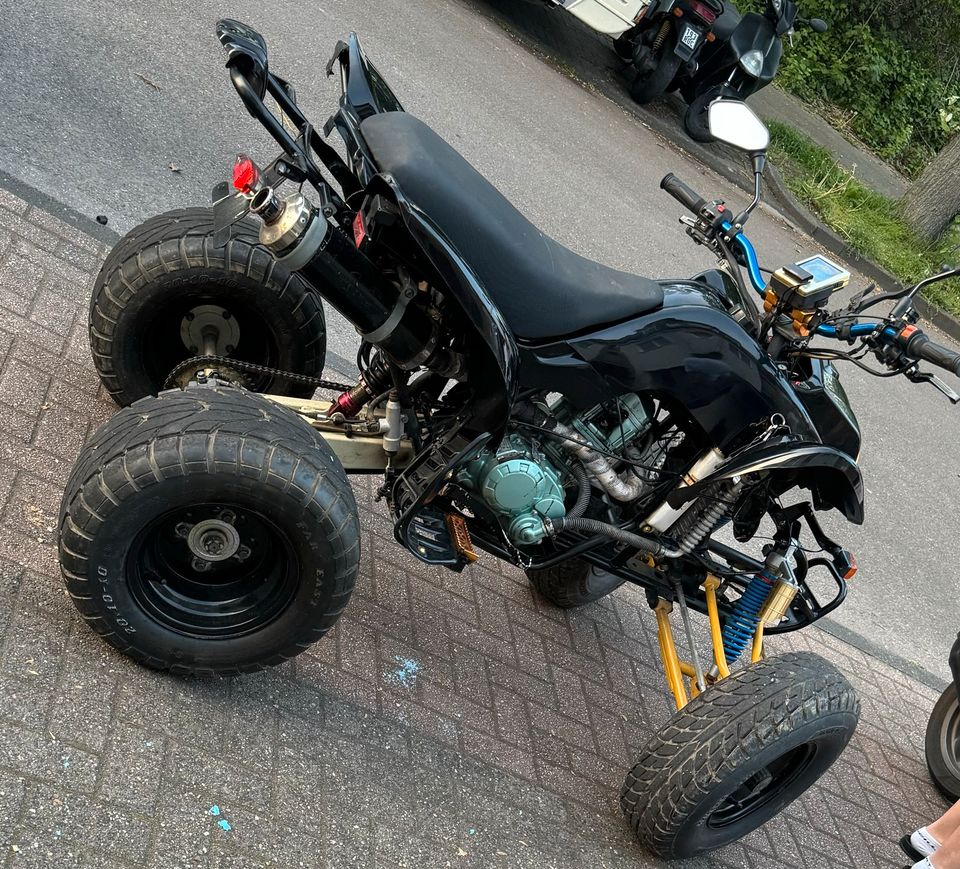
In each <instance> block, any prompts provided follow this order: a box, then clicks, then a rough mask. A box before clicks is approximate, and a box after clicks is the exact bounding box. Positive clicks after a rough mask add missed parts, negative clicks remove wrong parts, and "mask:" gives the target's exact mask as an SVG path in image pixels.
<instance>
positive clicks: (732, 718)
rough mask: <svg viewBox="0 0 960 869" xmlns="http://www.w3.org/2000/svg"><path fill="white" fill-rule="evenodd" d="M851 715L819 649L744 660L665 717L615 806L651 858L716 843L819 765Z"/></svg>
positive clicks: (851, 722)
mask: <svg viewBox="0 0 960 869" xmlns="http://www.w3.org/2000/svg"><path fill="white" fill-rule="evenodd" d="M859 717H860V703H859V701H858V700H857V696H856V693H855V692H854V690H853V688H852V687H851V685H850V683H849V682H848V681H847V680H846V678H845V677H844V676H843V674H841V673H840V672H839V671H838V670H837V669H836V668H835V667H834V666H833V665H832V664H830V663H829V662H827V661H825V660H824V659H823V658H821V657H819V656H818V655H814V654H811V653H809V652H794V653H791V654H787V655H782V656H780V657H777V658H769V659H767V660H763V661H760V662H758V663H756V664H752V665H750V666H749V667H746V668H744V669H743V670H740V671H738V672H736V673H734V674H733V675H731V676H730V677H729V678H727V679H724V680H723V681H721V682H718V683H717V684H716V685H714V686H713V687H711V688H709V689H708V690H707V691H705V692H704V693H703V694H701V695H700V696H698V697H695V698H694V699H693V700H691V701H690V703H689V704H688V705H687V706H686V707H685V708H684V709H682V710H680V711H679V712H677V713H676V714H675V715H674V716H673V718H671V719H670V721H669V722H668V723H667V724H666V726H665V727H663V728H662V729H661V731H660V732H659V733H658V735H657V736H656V737H655V738H654V739H653V741H652V742H651V743H650V745H649V746H648V747H647V749H646V752H645V753H644V755H643V756H642V757H641V758H640V759H639V760H638V761H637V763H636V765H635V766H634V767H633V769H632V770H630V772H629V774H628V775H627V778H626V781H625V782H624V785H623V790H622V791H621V794H620V805H621V808H622V809H623V812H624V814H625V815H626V816H627V820H628V821H629V822H630V825H631V826H632V827H633V829H634V831H635V832H636V834H637V837H638V838H639V839H640V841H641V842H642V843H643V844H644V845H645V846H646V847H647V848H649V849H650V851H651V852H652V853H654V854H655V855H657V856H658V857H662V858H665V859H674V858H681V857H693V856H695V855H697V854H703V853H704V852H706V851H712V850H714V849H715V848H720V847H722V846H723V845H727V844H729V843H730V842H733V841H736V840H737V839H739V838H741V837H742V836H745V835H746V834H747V833H749V832H751V831H752V830H755V829H756V828H757V827H759V826H760V825H761V824H763V823H765V822H766V821H768V820H770V818H772V817H773V816H774V815H776V814H777V813H778V812H780V811H781V810H782V809H783V808H784V807H785V806H787V805H788V804H789V803H791V802H792V801H793V800H795V799H796V798H797V797H798V796H800V794H802V793H803V792H804V791H805V790H806V789H807V788H808V787H810V785H812V784H813V783H814V782H815V781H816V780H817V779H818V778H819V777H820V776H821V775H822V774H823V773H824V772H826V770H827V769H828V768H829V767H830V765H831V764H832V763H833V762H834V761H835V760H836V759H837V758H838V757H839V756H840V753H841V752H842V751H843V749H844V748H845V747H846V745H847V743H848V742H849V741H850V737H851V736H853V732H854V730H855V729H856V726H857V721H858V719H859Z"/></svg>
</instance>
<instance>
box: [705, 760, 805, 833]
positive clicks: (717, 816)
mask: <svg viewBox="0 0 960 869" xmlns="http://www.w3.org/2000/svg"><path fill="white" fill-rule="evenodd" d="M817 750H818V746H817V743H815V742H806V743H804V744H803V745H799V746H797V747H796V748H794V749H791V750H790V751H788V752H786V753H785V754H782V755H780V757H778V758H776V760H773V761H771V762H770V763H769V764H768V765H767V766H765V767H764V768H763V769H761V770H759V771H758V772H756V773H754V774H753V775H752V776H750V778H748V779H747V780H746V781H745V782H743V783H742V784H741V785H740V786H739V787H738V788H737V789H736V790H735V791H733V792H732V793H731V794H729V795H728V796H726V797H725V798H724V800H723V801H722V802H721V803H720V805H718V806H717V807H716V808H715V809H714V810H713V811H712V812H711V813H710V815H709V816H708V817H707V826H708V827H710V828H712V829H714V830H722V829H724V828H725V827H730V826H732V825H734V824H740V823H742V822H743V821H744V820H745V819H746V818H748V817H749V816H750V815H753V814H755V813H757V812H759V811H761V810H762V809H764V808H765V807H766V806H768V805H770V803H773V802H777V801H778V800H780V799H781V797H782V796H783V795H784V794H786V793H787V792H789V791H790V790H791V788H792V787H793V785H794V784H795V782H796V781H797V780H798V779H799V778H800V777H801V776H802V775H803V774H804V773H805V772H806V771H807V770H808V769H809V768H810V764H812V763H813V760H814V758H815V757H816V756H817Z"/></svg>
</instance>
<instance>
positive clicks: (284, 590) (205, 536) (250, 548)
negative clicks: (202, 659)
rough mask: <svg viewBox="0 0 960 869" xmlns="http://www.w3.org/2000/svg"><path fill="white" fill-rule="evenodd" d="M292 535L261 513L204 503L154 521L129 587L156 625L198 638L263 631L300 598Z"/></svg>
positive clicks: (130, 563)
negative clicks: (292, 602) (289, 535)
mask: <svg viewBox="0 0 960 869" xmlns="http://www.w3.org/2000/svg"><path fill="white" fill-rule="evenodd" d="M297 565H298V561H297V558H296V557H295V553H294V550H293V546H292V544H291V543H290V540H289V538H288V537H287V535H286V534H284V533H283V532H282V531H281V530H280V528H279V527H278V526H277V525H276V524H274V523H273V522H272V521H271V520H270V519H269V518H267V517H266V516H265V515H264V514H262V513H260V512H259V511H257V510H251V509H249V508H247V507H241V506H238V505H233V504H199V505H191V506H189V507H183V508H179V509H177V510H172V511H170V512H168V513H166V514H165V515H163V516H161V517H159V518H158V519H156V520H154V521H153V522H152V523H150V524H149V525H148V526H147V527H146V528H144V530H143V531H141V533H140V534H139V535H138V536H137V538H136V539H135V540H134V543H133V545H132V546H131V547H130V552H129V554H128V556H127V577H128V583H129V588H130V591H131V594H132V595H133V597H134V599H135V600H136V601H137V603H138V604H139V605H140V607H141V609H142V610H143V611H144V612H145V613H146V614H147V615H148V616H149V617H150V618H151V619H152V620H153V621H154V622H156V623H157V624H159V625H161V626H163V627H165V628H167V629H168V630H172V631H175V632H176V633H178V634H182V635H184V636H188V637H193V638H196V639H230V638H236V637H240V636H244V635H246V634H251V633H254V632H255V631H258V630H262V629H263V628H264V627H266V626H267V625H268V624H270V623H271V622H272V621H274V619H276V618H277V617H278V616H279V615H280V614H281V613H282V612H284V610H286V608H287V607H288V606H289V605H290V603H291V601H292V600H293V598H294V597H295V595H296V591H297V587H298V585H299V569H298V566H297Z"/></svg>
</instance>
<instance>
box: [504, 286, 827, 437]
mask: <svg viewBox="0 0 960 869" xmlns="http://www.w3.org/2000/svg"><path fill="white" fill-rule="evenodd" d="M661 284H662V286H663V289H664V305H663V307H662V308H661V309H660V310H658V311H654V312H653V313H650V314H646V315H644V316H642V317H638V318H637V319H635V320H629V321H627V322H625V323H621V324H619V325H617V326H610V327H607V328H605V329H602V330H599V331H597V332H593V333H590V334H587V335H580V336H577V337H572V338H568V339H565V340H563V341H558V342H553V343H550V344H546V345H541V346H536V347H533V346H524V345H521V348H520V354H521V375H520V381H521V384H522V385H523V386H524V387H530V388H539V389H547V390H550V391H562V392H563V393H564V395H566V396H567V398H568V399H570V400H571V401H573V402H574V403H575V404H577V405H579V406H580V407H582V408H587V407H592V406H593V405H595V404H596V403H597V402H599V401H602V400H604V399H606V398H612V397H614V396H616V395H622V394H624V393H627V392H648V393H652V394H654V395H657V396H658V397H660V398H661V399H663V400H665V401H666V402H667V403H668V405H672V406H675V407H683V408H685V409H686V411H687V412H688V413H689V414H690V416H691V417H692V418H693V420H694V421H695V422H696V423H697V424H698V425H699V426H700V428H701V429H702V430H703V432H704V433H705V434H706V436H707V437H708V439H709V440H710V442H711V443H712V444H713V445H714V446H716V447H718V448H719V449H720V450H722V451H725V450H726V449H728V448H729V447H730V446H731V445H732V444H733V442H734V441H735V440H736V439H737V437H738V436H739V435H741V434H742V433H743V432H744V430H745V429H747V428H748V427H749V426H751V425H754V424H755V423H758V422H761V421H763V420H767V419H769V418H770V417H771V416H772V415H773V414H775V413H779V414H782V415H783V417H784V419H785V420H786V421H787V425H788V426H789V427H790V430H791V431H792V432H793V433H794V434H795V435H797V436H798V437H801V438H803V439H804V440H809V441H813V442H817V441H819V435H818V433H817V429H816V426H815V425H814V423H813V421H812V420H811V419H810V415H809V414H808V413H807V410H806V408H804V406H803V405H802V404H801V402H800V400H799V398H797V395H796V393H795V392H794V391H793V388H792V386H791V384H790V382H789V381H788V380H787V379H786V377H785V376H784V375H783V373H782V372H781V371H780V370H779V368H777V366H776V365H774V363H773V362H772V361H771V360H770V359H769V357H768V356H767V355H766V353H764V352H763V350H762V349H761V348H760V347H759V345H758V344H757V342H756V341H755V340H754V338H753V337H752V336H751V335H750V334H749V333H748V332H747V331H746V330H745V329H744V328H743V327H742V326H740V325H739V324H738V323H736V322H735V321H734V320H733V319H732V318H731V317H730V315H729V313H728V309H727V305H726V304H725V303H724V301H723V300H722V299H721V298H720V297H719V295H718V293H717V292H716V291H715V290H713V289H711V288H710V287H708V286H706V285H704V284H702V283H699V282H697V281H681V280H673V281H663V282H661Z"/></svg>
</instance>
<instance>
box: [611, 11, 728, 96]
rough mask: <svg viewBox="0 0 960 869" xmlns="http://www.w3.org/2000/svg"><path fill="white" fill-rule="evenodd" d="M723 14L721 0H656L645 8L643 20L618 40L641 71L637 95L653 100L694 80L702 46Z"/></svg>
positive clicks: (635, 82)
mask: <svg viewBox="0 0 960 869" xmlns="http://www.w3.org/2000/svg"><path fill="white" fill-rule="evenodd" d="M722 13H723V3H721V2H720V0H703V2H701V0H653V2H652V3H650V4H649V5H647V6H645V7H644V8H643V9H641V10H640V14H639V16H638V17H639V21H638V23H637V24H635V25H634V26H633V27H631V28H630V29H629V30H627V31H626V32H625V33H622V34H621V35H620V36H619V37H617V39H615V40H614V43H613V47H614V49H615V50H616V52H617V54H618V55H619V56H620V58H621V60H623V61H625V62H626V63H630V64H632V65H633V68H634V70H635V72H636V74H635V76H634V79H633V82H632V83H631V85H630V95H631V96H632V97H633V98H634V100H636V101H637V102H638V103H641V104H644V103H651V102H653V101H654V100H656V99H658V98H659V97H661V96H663V95H664V93H666V92H667V91H668V90H674V89H676V88H677V87H678V86H679V85H680V83H681V82H682V81H685V80H688V79H692V77H693V76H695V75H696V73H697V70H698V68H699V62H698V58H699V55H700V53H701V51H702V49H703V47H704V46H705V45H707V44H708V43H709V42H712V41H713V40H714V39H715V38H716V37H715V35H714V33H713V30H712V27H713V23H714V22H715V21H716V20H717V17H718V16H719V15H721V14H722Z"/></svg>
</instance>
